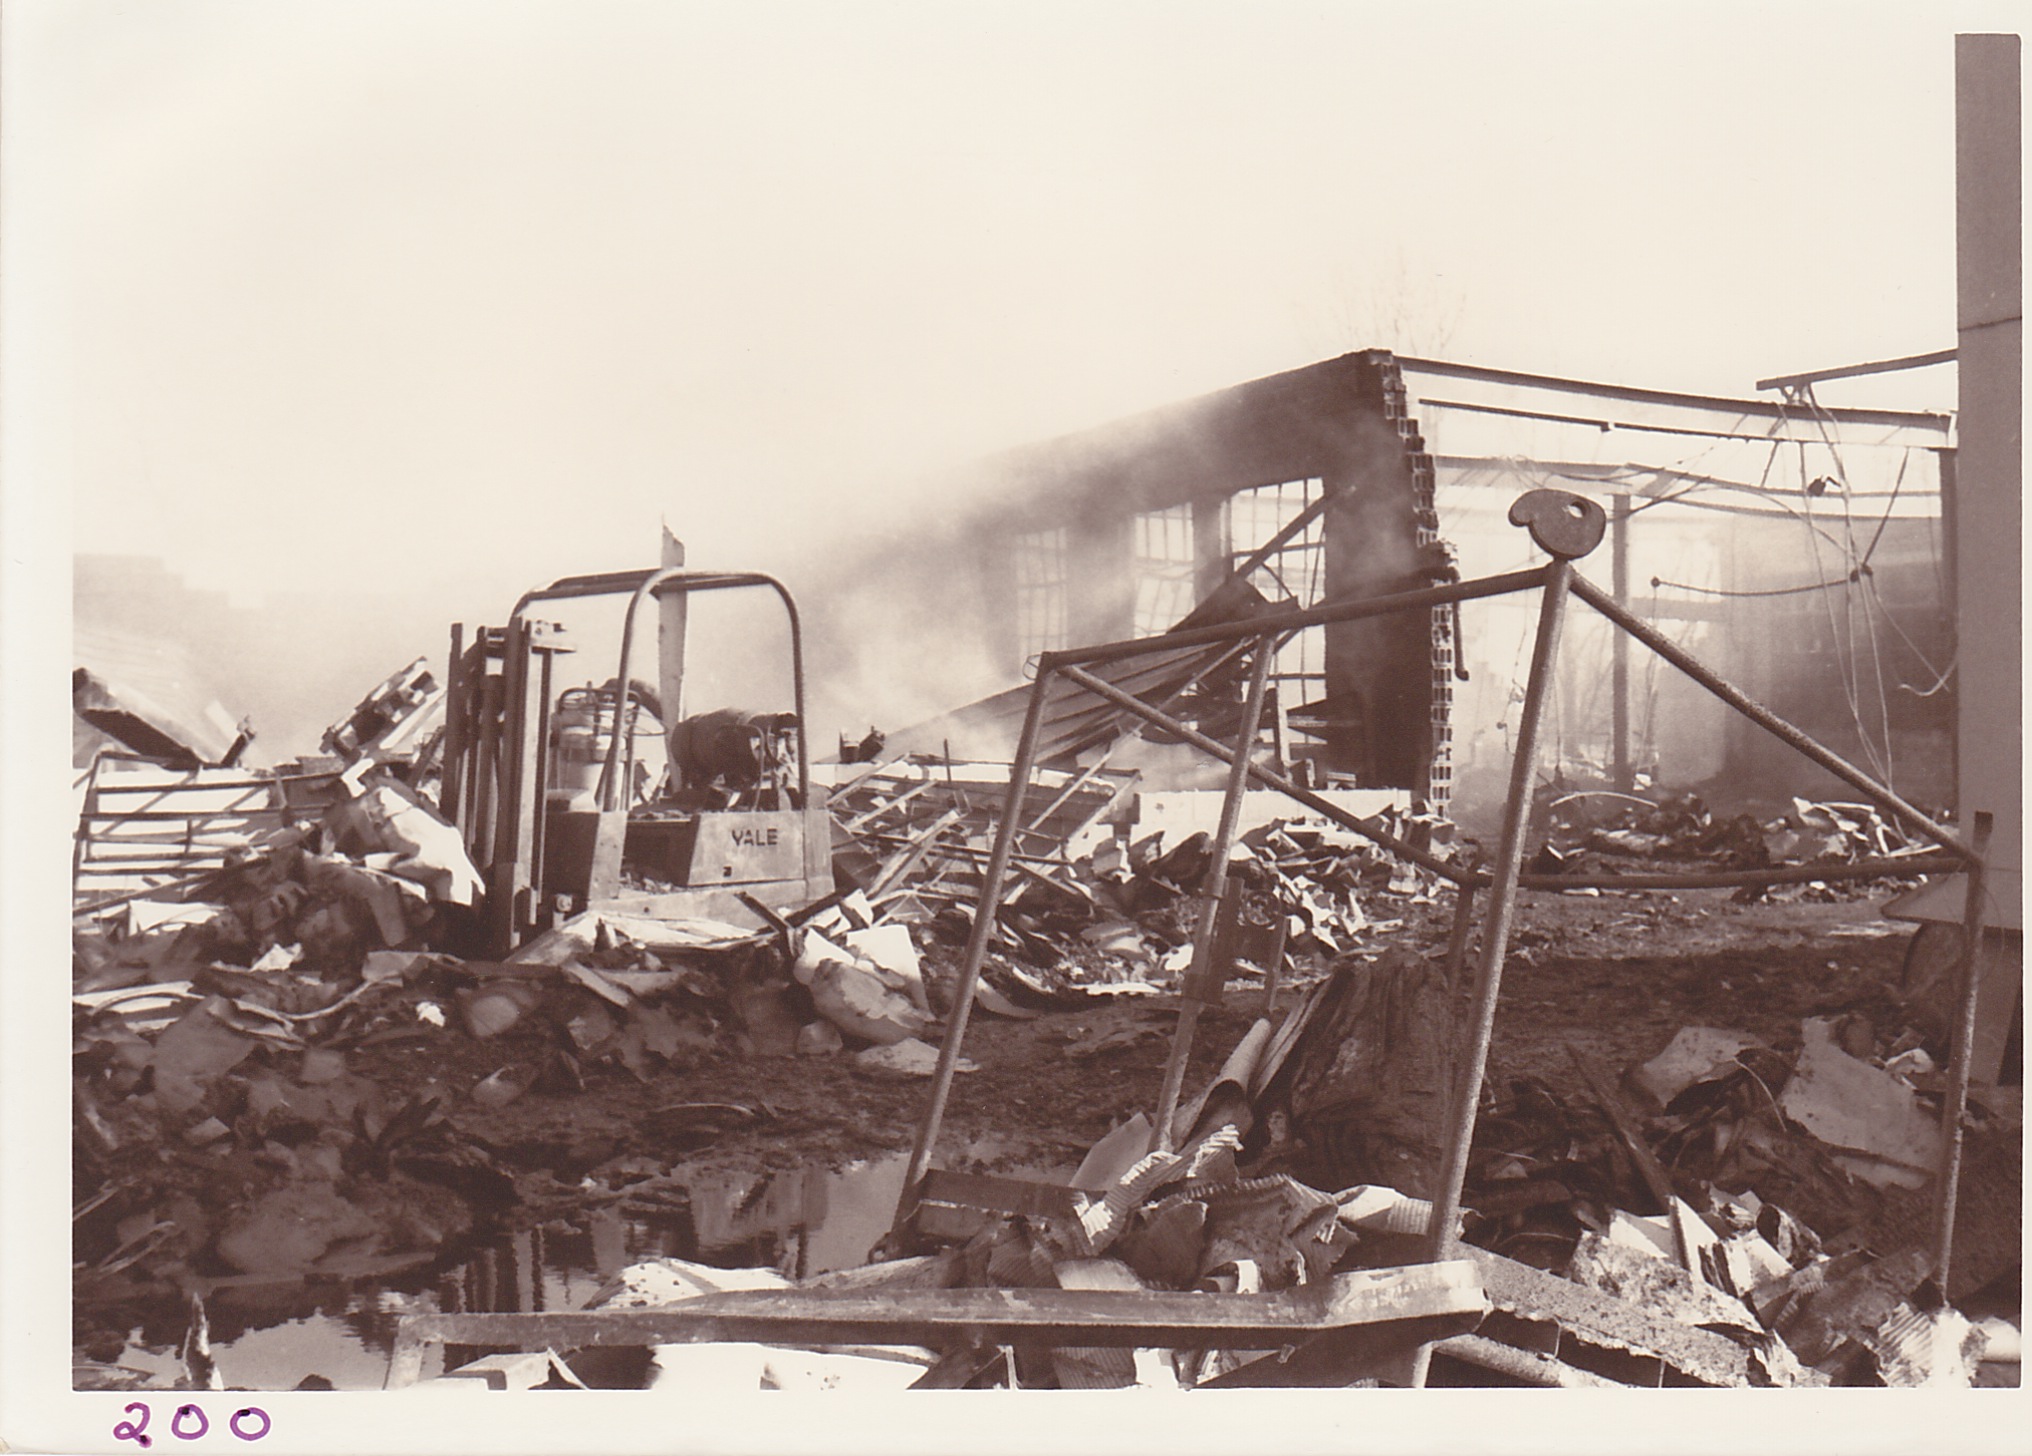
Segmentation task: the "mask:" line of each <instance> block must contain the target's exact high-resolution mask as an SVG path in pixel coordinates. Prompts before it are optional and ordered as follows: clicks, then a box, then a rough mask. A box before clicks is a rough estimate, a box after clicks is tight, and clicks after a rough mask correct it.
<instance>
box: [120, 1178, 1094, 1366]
mask: <svg viewBox="0 0 2032 1456" xmlns="http://www.w3.org/2000/svg"><path fill="white" fill-rule="evenodd" d="M1003 1151H1004V1150H1003V1149H1001V1148H998V1147H991V1146H986V1145H976V1146H975V1147H973V1148H970V1149H969V1150H968V1153H969V1155H968V1156H967V1157H964V1158H961V1159H958V1160H953V1164H952V1165H954V1166H958V1165H962V1164H978V1163H980V1162H983V1161H986V1160H988V1159H991V1158H994V1157H996V1156H998V1155H1000V1154H1001V1153H1002V1152H1003ZM908 1163H909V1159H908V1157H907V1156H906V1155H904V1154H902V1153H893V1154H888V1155H885V1156H883V1157H881V1158H878V1159H872V1160H869V1161H867V1162H862V1163H856V1164H852V1165H850V1166H848V1167H846V1168H843V1169H840V1170H837V1171H834V1170H829V1169H826V1168H822V1167H807V1168H802V1169H794V1170H792V1171H790V1172H785V1173H776V1174H767V1175H756V1174H741V1173H729V1172H725V1171H706V1170H700V1171H698V1172H688V1171H687V1170H686V1169H685V1168H683V1167H681V1166H680V1167H678V1168H675V1169H673V1170H672V1177H671V1178H670V1179H669V1180H668V1181H665V1180H661V1179H659V1180H657V1185H658V1186H657V1196H656V1197H655V1198H654V1200H649V1199H645V1198H631V1197H628V1196H624V1197H623V1198H622V1199H621V1200H619V1201H618V1202H617V1203H613V1204H610V1205H609V1206H607V1207H605V1208H600V1209H594V1210H592V1211H590V1212H588V1213H587V1214H585V1215H583V1216H582V1217H579V1218H575V1219H573V1220H571V1221H569V1222H562V1221H560V1222H553V1223H549V1224H544V1225H541V1226H538V1227H535V1228H529V1229H524V1230H521V1231H519V1232H517V1233H514V1234H510V1235H507V1236H505V1237H503V1238H501V1239H499V1240H497V1241H496V1242H494V1243H493V1244H490V1245H488V1246H486V1247H484V1248H482V1249H480V1250H479V1251H478V1252H477V1253H475V1254H473V1255H472V1256H471V1257H470V1258H468V1259H467V1261H466V1262H465V1263H463V1264H460V1265H457V1266H454V1267H452V1268H449V1269H441V1270H437V1271H432V1270H429V1269H423V1270H418V1271H414V1272H411V1273H405V1274H396V1275H389V1276H386V1277H384V1278H381V1279H377V1280H372V1281H367V1280H354V1281H346V1282H341V1281H336V1280H325V1281H315V1282H306V1281H303V1280H288V1281H266V1282H256V1281H253V1280H251V1279H249V1278H245V1277H242V1278H237V1279H228V1280H221V1281H218V1282H217V1283H216V1284H215V1285H214V1286H213V1288H211V1289H210V1290H209V1291H208V1292H207V1294H206V1305H207V1309H208V1311H209V1314H210V1319H211V1343H212V1356H213V1359H214V1361H215V1362H216V1363H217V1366H218V1369H219V1373H220V1376H221V1378H222V1379H223V1380H224V1381H225V1383H226V1385H227V1386H228V1387H239V1388H244V1389H250V1390H290V1389H294V1388H297V1387H298V1386H300V1385H302V1384H304V1383H305V1382H306V1381H308V1383H309V1384H310V1385H311V1386H312V1387H313V1388H319V1389H322V1388H326V1383H327V1382H329V1386H330V1387H331V1388H335V1389H338V1390H378V1389H380V1388H381V1385H382V1381H383V1379H384V1377H385V1376H386V1375H387V1373H388V1359H389V1353H390V1351H391V1350H392V1348H393V1346H394V1340H395V1329H396V1324H397V1322H398V1321H399V1319H400V1318H401V1316H402V1315H404V1314H406V1313H413V1312H420V1311H435V1310H443V1311H448V1312H453V1313H459V1312H473V1311H504V1312H512V1311H538V1310H563V1309H580V1308H583V1307H584V1306H585V1305H586V1304H587V1303H589V1302H590V1301H591V1300H592V1299H594V1297H595V1296H597V1295H598V1294H599V1293H600V1292H601V1290H602V1289H603V1288H604V1287H605V1286H606V1285H607V1284H608V1283H609V1282H610V1281H611V1280H612V1279H613V1278H614V1277H615V1276H616V1275H617V1274H619V1273H620V1271H621V1270H622V1269H623V1268H625V1267H626V1266H627V1265H629V1264H632V1263H637V1262H640V1261H642V1260H644V1259H654V1258H666V1257H674V1258H680V1259H687V1260H691V1261H693V1262H696V1263H701V1264H711V1265H715V1266H717V1267H720V1268H727V1269H737V1268H770V1269H775V1270H776V1271H778V1272H779V1273H781V1274H783V1275H785V1276H787V1277H789V1278H792V1279H801V1278H805V1277H808V1276H810V1275H813V1274H822V1273H826V1272H828V1271H830V1270H834V1269H849V1268H853V1267H854V1266H856V1265H859V1264H863V1263H866V1262H867V1259H868V1255H869V1252H870V1250H872V1249H873V1248H874V1246H875V1245H876V1243H877V1242H878V1241H879V1240H880V1239H881V1238H882V1236H883V1235H884V1234H885V1233H886V1232H888V1229H889V1224H890V1221H891V1219H892V1218H893V1216H894V1214H895V1211H896V1202H897V1199H898V1198H899V1197H900V1196H901V1194H902V1192H903V1175H904V1173H905V1172H906V1171H907V1167H908ZM1008 1171H1009V1172H1010V1175H1011V1176H1016V1177H1028V1178H1040V1179H1053V1180H1063V1179H1064V1178H1065V1177H1067V1176H1068V1175H1069V1173H1070V1171H1071V1170H1070V1169H1069V1168H1059V1169H1013V1170H1008ZM183 1332H184V1318H183V1311H182V1309H181V1307H178V1308H176V1309H174V1310H166V1311H164V1312H163V1313H162V1314H161V1315H160V1316H157V1317H151V1318H150V1319H149V1320H148V1321H147V1322H146V1323H144V1324H143V1325H142V1326H140V1327H139V1328H136V1329H135V1330H133V1331H132V1332H131V1333H130V1336H129V1339H128V1344H127V1348H126V1349H125V1351H123V1352H122V1354H121V1355H120V1357H119V1362H118V1363H120V1364H122V1365H126V1366H129V1367H131V1368H133V1369H135V1370H139V1371H143V1372H146V1373H147V1374H148V1375H150V1376H151V1377H156V1378H157V1381H159V1383H160V1384H163V1385H167V1384H168V1383H169V1382H171V1381H173V1380H175V1379H176V1378H177V1377H178V1376H179V1375H181V1374H182V1373H183V1366H182V1363H181V1361H180V1358H179V1356H178V1353H177V1347H178V1344H179V1342H180V1341H181V1339H182V1337H183ZM615 1353H617V1354H618V1353H619V1352H615ZM637 1353H638V1354H640V1355H641V1358H643V1359H646V1352H637ZM449 1354H450V1356H451V1363H452V1364H458V1363H460V1362H461V1361H462V1360H464V1359H465V1358H467V1356H466V1354H465V1353H463V1352H461V1351H460V1350H458V1349H456V1348H455V1349H453V1350H451V1351H450V1352H449ZM441 1368H442V1366H441V1365H440V1364H439V1362H438V1357H437V1356H436V1354H435V1352H433V1356H432V1359H431V1363H430V1364H428V1365H427V1366H426V1368H425V1370H424V1376H425V1378H429V1377H430V1376H433V1375H435V1374H438V1373H439V1372H440V1370H441ZM602 1373H610V1374H611V1375H612V1378H613V1382H614V1383H617V1384H626V1383H629V1375H628V1372H627V1370H625V1369H623V1368H621V1367H620V1366H619V1365H617V1366H616V1368H615V1369H614V1370H613V1371H611V1372H602ZM591 1378H592V1380H593V1383H596V1384H601V1383H607V1382H605V1381H602V1380H600V1379H599V1378H598V1376H597V1375H594V1376H593V1377H591Z"/></svg>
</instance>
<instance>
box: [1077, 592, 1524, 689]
mask: <svg viewBox="0 0 2032 1456" xmlns="http://www.w3.org/2000/svg"><path fill="white" fill-rule="evenodd" d="M1548 570H1549V568H1547V567H1543V566H1535V567H1532V568H1531V569H1530V570H1529V571H1512V572H1506V573H1505V574H1503V575H1501V576H1485V577H1481V578H1479V579H1477V580H1475V581H1461V582H1451V583H1448V584H1447V585H1445V586H1435V587H1422V588H1420V589H1419V590H1417V591H1408V592H1394V593H1392V594H1390V595H1388V596H1380V597H1357V598H1355V599H1353V600H1351V601H1341V602H1322V603H1321V604H1320V605H1318V606H1316V607H1300V608H1295V609H1293V610H1291V611H1285V612H1266V613H1264V614H1263V615H1261V616H1257V617H1249V618H1246V619H1245V620H1243V621H1240V622H1222V623H1219V624H1217V625H1215V626H1212V627H1194V628H1191V629H1190V630H1188V631H1184V632H1166V633H1164V634H1162V635H1161V636H1157V637H1128V638H1124V639H1122V640H1121V641H1118V642H1103V643H1100V644H1098V645H1096V646H1093V647H1070V648H1066V649H1064V650H1063V651H1059V652H1047V653H1045V654H1043V655H1042V656H1041V657H1040V658H1039V659H1038V670H1039V671H1040V672H1041V671H1043V668H1044V666H1045V664H1047V663H1048V664H1050V665H1051V666H1052V667H1054V668H1062V667H1073V666H1078V665H1082V664H1088V663H1096V662H1112V661H1114V660H1115V659H1116V658H1118V657H1139V656H1141V655H1143V654H1144V653H1148V652H1159V651H1169V650H1172V649H1175V648H1182V647H1208V646H1212V645H1213V644H1214V643H1216V642H1240V641H1244V640H1247V639H1249V638H1252V637H1262V636H1266V635H1269V634H1273V633H1281V632H1296V631H1298V630H1300V629H1301V628H1305V627H1318V626H1321V625H1323V624H1325V623H1327V622H1353V621H1359V620H1360V619H1362V618H1364V617H1382V616H1387V615H1389V614H1390V613H1391V612H1408V611H1415V610H1417V609H1419V608H1422V607H1442V606H1445V605H1446V604H1447V603H1448V602H1471V601H1475V600H1478V599H1479V598H1482V597H1500V596H1507V595H1509V594H1510V593H1511V592H1520V591H1529V590H1530V589H1531V588H1532V587H1535V586H1542V585H1543V584H1544V582H1545V579H1546V573H1547V571H1548Z"/></svg>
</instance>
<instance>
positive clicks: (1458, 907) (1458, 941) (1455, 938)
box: [1446, 885, 1475, 995]
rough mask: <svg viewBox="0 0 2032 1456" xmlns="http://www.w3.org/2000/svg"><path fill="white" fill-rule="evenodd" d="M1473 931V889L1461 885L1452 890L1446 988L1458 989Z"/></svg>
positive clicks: (1448, 990)
mask: <svg viewBox="0 0 2032 1456" xmlns="http://www.w3.org/2000/svg"><path fill="white" fill-rule="evenodd" d="M1474 931H1475V891H1474V887H1473V886H1472V885H1462V886H1460V887H1459V888H1457V889H1456V890H1455V891H1454V892H1453V931H1452V933H1451V934H1449V935H1448V936H1447V941H1446V990H1447V994H1448V995H1452V994H1453V993H1454V992H1455V991H1458V990H1459V989H1460V983H1461V982H1460V973H1461V967H1462V966H1463V965H1465V964H1466V963H1467V958H1468V945H1469V943H1470V941H1471V940H1472V939H1473V936H1474Z"/></svg>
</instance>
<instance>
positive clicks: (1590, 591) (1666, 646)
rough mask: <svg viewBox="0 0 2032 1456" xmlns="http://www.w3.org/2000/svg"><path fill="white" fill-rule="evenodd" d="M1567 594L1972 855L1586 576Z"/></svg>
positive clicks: (1947, 844) (1888, 808)
mask: <svg viewBox="0 0 2032 1456" xmlns="http://www.w3.org/2000/svg"><path fill="white" fill-rule="evenodd" d="M1573 594H1574V595H1575V596H1577V597H1579V598H1580V599H1581V600H1582V601H1584V602H1586V603H1587V604H1588V605H1589V606H1591V607H1593V608H1594V609H1595V610H1596V611H1598V612H1600V613H1601V614H1602V615H1603V616H1605V617H1607V618H1608V619H1609V620H1610V621H1612V622H1614V623H1615V624H1616V625H1617V626H1619V627H1621V628H1622V629H1623V630H1624V631H1625V632H1628V633H1629V634H1630V635H1631V636H1632V637H1635V638H1636V639H1637V640H1638V641H1639V642H1642V643H1643V644H1644V645H1645V646H1646V647H1649V648H1650V649H1651V650H1652V651H1653V652H1655V653H1657V654H1658V655H1659V656H1660V657H1662V658H1664V659H1665V660H1666V661H1667V662H1669V663H1671V664H1672V665H1673V666H1674V667H1676V668H1678V669H1679V670H1680V671H1681V672H1683V673H1685V674H1686V675H1687V676H1688V677H1690V678H1692V679H1693V680H1694V681H1695V682H1697V683H1699V684H1700V685H1701V686H1702V687H1704V688H1706V689H1707V690H1708V691H1709V692H1711V693H1713V694H1714V695H1715V696H1716V697H1718V698H1720V699H1721V700H1722V701H1723V702H1725V703H1727V704H1728V705H1729V706H1730V707H1732V708H1734V709H1735V710H1736V711H1737V712H1738V713H1741V714H1742V715H1743V716H1744V717H1745V718H1748V719H1749V720H1750V721H1751V722H1752V723H1755V724H1756V725H1757V726H1758V727H1759V728H1762V729H1763V730H1764V731H1765V732H1766V733H1769V734H1770V735H1771V736H1772V737H1774V738H1776V739H1778V740H1779V741H1780V742H1781V743H1784V744H1786V745H1787V746H1789V747H1791V748H1792V749H1794V750H1795V751H1797V752H1798V753H1801V754H1803V755H1805V756H1806V757H1807V758H1809V759H1811V760H1813V762H1815V763H1817V764H1819V765H1820V766H1821V767H1822V768H1824V769H1826V770H1827V771H1828V772H1829V773H1831V774H1833V775H1834V776H1835V777H1836V778H1838V779H1840V780H1841V781H1842V782H1843V783H1845V784H1847V785H1849V787H1851V788H1853V789H1856V790H1857V791H1859V792H1860V793H1862V794H1865V795H1867V796H1868V797H1869V799H1870V801H1871V802H1872V803H1874V804H1875V805H1876V806H1877V807H1878V808H1880V809H1882V810H1884V811H1885V812H1886V813H1888V814H1891V815H1894V816H1896V817H1897V818H1899V819H1901V820H1903V821H1904V822H1905V824H1906V825H1907V827H1909V828H1912V829H1916V830H1918V831H1919V832H1920V833H1921V834H1924V835H1925V836H1926V837H1927V838H1928V839H1931V840H1932V841H1933V842H1934V843H1936V844H1938V845H1940V846H1942V847H1943V848H1946V849H1951V850H1953V851H1954V852H1955V853H1956V854H1958V855H1960V856H1962V857H1963V858H1964V859H1973V858H1975V851H1974V850H1972V849H1970V848H1969V846H1968V844H1967V843H1966V842H1965V841H1964V840H1962V839H1961V838H1960V837H1959V836H1958V835H1956V834H1955V833H1954V831H1953V830H1951V829H1947V828H1944V827H1943V826H1941V825H1939V824H1936V823H1934V822H1933V820H1932V819H1930V818H1928V817H1927V816H1926V814H1925V813H1924V812H1922V811H1921V810H1919V809H1917V808H1915V807H1913V806H1912V805H1911V804H1908V803H1907V802H1906V801H1905V800H1904V799H1903V798H1901V797H1900V796H1899V795H1898V793H1897V792H1896V791H1895V790H1893V789H1891V788H1889V787H1887V786H1886V785H1884V784H1880V783H1878V782H1877V781H1876V780H1875V779H1873V778H1871V777H1870V776H1869V775H1868V774H1866V773H1864V772H1863V771H1862V770H1861V769H1859V768H1857V767H1856V766H1855V765H1854V764H1852V763H1850V762H1848V760H1846V759H1844V758H1842V757H1840V756H1839V755H1837V754H1835V753H1833V752H1830V751H1829V750H1828V749H1826V748H1824V747H1822V746H1821V744H1820V743H1819V742H1818V741H1817V740H1816V739H1814V738H1813V737H1812V736H1811V735H1809V734H1807V733H1805V732H1804V731H1802V730H1801V729H1798V728H1795V727H1794V726H1793V725H1792V724H1790V723H1788V722H1786V721H1785V720H1784V719H1783V718H1781V717H1779V716H1778V715H1777V714H1776V713H1774V712H1772V711H1771V710H1770V709H1769V708H1767V707H1765V706H1764V705H1763V704H1762V703H1759V702H1757V701H1756V700H1755V699H1753V698H1751V697H1750V696H1748V695H1747V694H1746V693H1744V692H1743V691H1742V690H1741V689H1740V688H1738V687H1736V686H1735V685H1734V684H1733V683H1731V682H1729V681H1728V680H1727V679H1726V678H1723V677H1722V676H1720V675H1719V674H1717V673H1715V672H1713V671H1711V670H1709V669H1708V668H1707V667H1706V666H1704V665H1703V664H1702V663H1700V662H1699V661H1697V660H1695V658H1694V657H1693V656H1692V655H1691V654H1689V653H1687V652H1686V651H1685V650H1684V649H1682V648H1681V647H1680V646H1679V644H1678V643H1676V642H1674V641H1672V639H1671V638H1669V637H1667V636H1665V635H1664V634H1663V633H1661V632H1659V631H1658V630H1657V629H1656V628H1654V627H1652V626H1651V624H1650V623H1649V622H1646V621H1645V620H1644V619H1643V618H1641V617H1638V616H1635V615H1633V614H1632V613H1630V612H1627V611H1625V610H1624V609H1623V608H1622V607H1620V606H1618V605H1617V604H1616V602H1615V600H1614V599H1613V598H1612V597H1610V596H1609V595H1608V594H1607V593H1605V592H1604V591H1603V590H1602V589H1601V588H1600V587H1598V586H1595V585H1594V584H1593V583H1592V582H1590V581H1589V580H1588V579H1587V578H1586V577H1583V576H1576V577H1574V578H1573Z"/></svg>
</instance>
